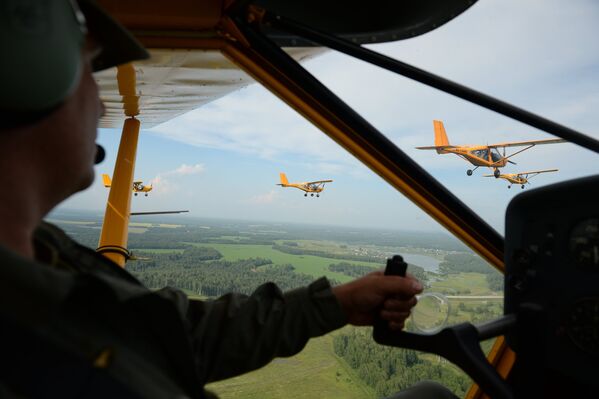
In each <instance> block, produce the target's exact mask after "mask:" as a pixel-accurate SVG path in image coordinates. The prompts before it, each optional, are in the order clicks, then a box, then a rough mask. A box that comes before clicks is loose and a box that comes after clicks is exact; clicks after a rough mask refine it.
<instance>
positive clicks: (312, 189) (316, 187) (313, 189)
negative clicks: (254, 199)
mask: <svg viewBox="0 0 599 399" xmlns="http://www.w3.org/2000/svg"><path fill="white" fill-rule="evenodd" d="M279 176H280V177H281V183H280V184H277V186H281V187H294V188H298V189H300V190H302V191H305V194H304V197H307V196H308V193H310V196H311V197H314V193H316V196H317V197H320V193H321V192H322V190H324V185H325V183H332V182H333V181H332V180H317V181H308V182H303V183H289V181H288V180H287V176H286V175H285V173H279Z"/></svg>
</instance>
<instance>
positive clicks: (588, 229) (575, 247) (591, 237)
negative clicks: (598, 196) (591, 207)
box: [569, 218, 599, 271]
mask: <svg viewBox="0 0 599 399" xmlns="http://www.w3.org/2000/svg"><path fill="white" fill-rule="evenodd" d="M569 245H570V255H571V257H572V259H573V260H574V262H576V265H577V266H579V267H582V268H585V269H594V270H598V271H599V219H598V218H595V219H586V220H583V221H582V222H580V223H578V224H577V225H576V226H574V228H573V229H572V232H571V233H570V244H569Z"/></svg>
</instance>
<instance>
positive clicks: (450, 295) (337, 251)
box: [47, 212, 503, 399]
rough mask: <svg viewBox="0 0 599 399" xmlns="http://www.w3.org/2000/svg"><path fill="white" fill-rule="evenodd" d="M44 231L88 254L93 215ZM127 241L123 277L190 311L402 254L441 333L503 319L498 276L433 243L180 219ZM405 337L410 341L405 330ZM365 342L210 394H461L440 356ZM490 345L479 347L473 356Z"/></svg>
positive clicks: (339, 335) (365, 331)
mask: <svg viewBox="0 0 599 399" xmlns="http://www.w3.org/2000/svg"><path fill="white" fill-rule="evenodd" d="M132 219H133V218H132ZM47 220H48V221H49V222H50V223H54V224H56V225H58V226H60V227H61V228H63V229H64V230H65V231H66V232H67V233H68V234H69V235H70V236H71V237H72V238H74V239H75V240H76V241H78V242H79V243H81V244H83V245H86V246H89V247H91V248H95V247H96V246H97V243H98V238H99V234H100V228H101V215H98V214H94V213H87V212H59V213H54V214H52V215H50V216H49V218H48V219H47ZM129 232H130V234H129V249H130V250H131V252H132V254H133V257H134V258H137V260H131V261H129V262H128V264H127V269H128V270H129V271H130V272H131V273H133V274H134V275H135V276H136V277H137V278H138V279H139V280H140V281H141V282H143V283H144V284H145V285H146V286H148V287H149V288H151V289H158V288H161V287H164V286H171V287H176V288H179V289H181V290H183V291H184V292H186V293H187V294H188V295H189V296H190V298H192V299H197V300H210V299H211V298H216V297H218V296H220V295H223V294H225V293H228V292H240V293H245V294H249V293H251V292H252V291H253V290H254V289H255V288H257V287H258V286H259V285H261V284H263V283H265V282H268V281H273V282H275V283H277V284H278V285H279V286H280V287H281V289H283V290H288V289H292V288H295V287H299V286H302V285H306V284H309V283H310V282H311V281H313V280H314V279H315V278H318V277H321V276H326V277H327V278H328V279H329V280H330V281H331V282H332V284H339V283H343V282H346V281H350V280H352V279H354V278H356V277H359V276H361V275H364V274H366V273H369V272H371V271H374V270H377V269H382V268H384V265H385V262H386V259H387V258H389V257H390V256H392V255H395V254H401V255H402V256H404V259H405V260H406V261H407V262H408V264H409V267H408V272H410V273H412V274H413V275H415V276H416V277H418V278H419V279H420V280H421V281H422V282H423V283H424V285H425V287H426V288H425V292H434V293H440V294H443V295H444V296H445V297H446V298H447V301H448V304H449V306H448V307H447V309H446V311H447V313H448V320H447V323H448V324H455V323H459V322H463V321H471V322H474V323H478V322H482V321H486V320H489V319H492V318H494V317H496V316H499V315H500V314H501V313H502V308H503V296H502V291H503V277H502V275H501V274H500V273H498V272H497V271H496V270H495V269H493V268H492V267H491V266H489V265H488V264H487V263H486V262H484V261H483V260H482V259H481V258H480V257H478V256H477V255H475V254H474V253H472V252H471V251H470V250H469V249H468V248H467V247H465V246H464V245H463V244H461V243H460V242H458V241H457V240H455V238H453V237H451V236H449V235H447V234H443V233H422V232H408V231H394V230H380V231H379V230H374V229H359V228H348V227H335V226H316V225H300V224H286V223H273V222H264V223H262V222H250V221H233V220H217V219H213V220H210V219H195V218H190V217H183V216H171V217H168V216H154V217H143V218H142V217H139V218H136V219H133V222H132V223H131V224H130V229H129ZM418 306H421V308H420V313H419V314H420V315H424V318H426V317H427V316H426V315H427V314H434V313H438V312H437V310H436V309H426V306H429V305H427V304H425V303H424V301H423V302H422V303H421V304H419V305H418ZM427 311H428V312H427ZM421 317H422V316H421ZM422 321H423V320H422V319H421V320H420V322H422ZM424 322H426V320H424ZM407 328H408V329H409V330H411V331H417V328H416V325H415V323H411V322H408V324H407ZM371 335H372V332H371V330H370V329H369V328H355V327H350V326H348V327H345V328H343V329H341V330H338V331H336V332H334V333H332V334H329V335H326V336H323V337H320V338H317V339H313V340H311V341H310V342H309V343H308V345H307V346H306V348H305V349H304V350H303V351H302V352H301V353H299V354H298V355H296V356H293V357H291V358H280V359H275V360H274V361H273V362H272V363H271V364H270V365H268V366H267V367H264V368H263V369H261V370H257V371H254V372H252V373H249V374H246V375H243V376H239V377H236V378H233V379H229V380H226V381H220V382H215V383H212V384H210V385H209V386H208V389H210V390H212V391H213V392H215V393H218V395H219V396H220V397H222V398H224V399H227V398H230V399H237V398H261V399H269V398H315V397H318V398H383V397H386V396H388V395H390V394H392V393H394V392H396V391H399V390H401V389H403V388H406V387H409V386H410V385H413V384H414V383H416V382H418V381H421V380H425V379H428V380H435V381H439V382H441V383H443V384H445V385H446V386H448V387H449V388H450V389H451V390H452V391H453V392H455V393H456V394H457V395H458V396H462V395H463V394H464V393H465V392H466V391H467V390H468V389H469V387H470V384H471V381H470V379H469V378H468V377H467V376H465V375H464V373H463V372H461V371H460V370H459V369H458V368H457V367H455V366H453V365H452V364H451V363H449V362H447V361H446V360H444V359H442V358H440V357H439V356H436V355H432V354H427V353H421V352H415V351H411V350H404V349H397V348H388V347H382V346H380V345H378V344H376V343H374V341H373V340H372V337H371ZM490 345H491V342H485V343H483V349H484V350H485V351H488V350H489V348H490Z"/></svg>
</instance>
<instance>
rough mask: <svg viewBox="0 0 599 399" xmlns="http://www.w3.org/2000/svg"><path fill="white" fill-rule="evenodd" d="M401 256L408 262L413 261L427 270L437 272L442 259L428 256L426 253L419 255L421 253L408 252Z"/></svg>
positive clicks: (412, 262)
mask: <svg viewBox="0 0 599 399" xmlns="http://www.w3.org/2000/svg"><path fill="white" fill-rule="evenodd" d="M401 256H402V257H403V259H404V260H405V261H406V262H408V263H411V264H413V265H416V266H420V267H422V268H423V269H424V270H426V271H427V272H434V273H437V272H438V271H439V263H441V261H440V260H437V259H435V258H433V257H430V256H426V255H419V254H406V253H403V254H401ZM408 271H409V269H408Z"/></svg>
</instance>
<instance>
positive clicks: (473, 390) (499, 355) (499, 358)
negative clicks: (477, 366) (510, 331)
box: [464, 336, 516, 399]
mask: <svg viewBox="0 0 599 399" xmlns="http://www.w3.org/2000/svg"><path fill="white" fill-rule="evenodd" d="M487 359H488V360H489V363H490V364H491V365H493V367H495V370H497V373H499V375H500V376H502V377H503V378H507V376H508V374H509V373H510V370H511V369H512V367H513V366H514V362H515V361H516V354H515V353H514V351H512V350H511V349H510V348H509V347H508V346H507V343H506V342H505V338H504V337H503V336H501V337H499V338H497V339H496V340H495V343H494V344H493V347H492V348H491V352H489V355H488V356H487ZM464 399H490V397H489V396H488V395H487V394H485V393H484V392H483V391H482V389H480V387H479V386H478V385H477V384H472V386H471V387H470V390H469V391H468V393H467V394H466V396H465V397H464Z"/></svg>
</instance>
